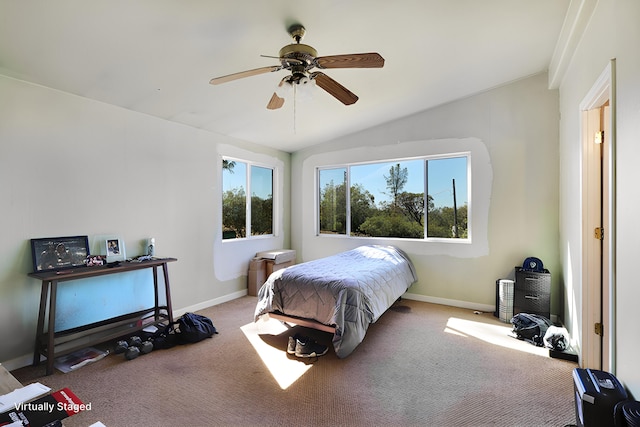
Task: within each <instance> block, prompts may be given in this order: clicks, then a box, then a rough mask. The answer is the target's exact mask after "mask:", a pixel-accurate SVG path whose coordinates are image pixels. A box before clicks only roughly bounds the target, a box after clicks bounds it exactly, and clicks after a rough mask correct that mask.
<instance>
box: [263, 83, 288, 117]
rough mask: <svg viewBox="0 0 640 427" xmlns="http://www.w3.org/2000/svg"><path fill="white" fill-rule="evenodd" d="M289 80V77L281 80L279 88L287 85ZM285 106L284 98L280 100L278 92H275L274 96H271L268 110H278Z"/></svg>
mask: <svg viewBox="0 0 640 427" xmlns="http://www.w3.org/2000/svg"><path fill="white" fill-rule="evenodd" d="M288 80H289V76H285V77H284V78H283V79H282V80H280V83H279V84H278V88H281V87H282V85H283V84H285V83H286V82H287V81H288ZM283 105H284V98H280V97H279V96H278V94H277V93H276V92H273V95H271V99H270V100H269V103H268V104H267V109H268V110H277V109H278V108H281V107H282V106H283Z"/></svg>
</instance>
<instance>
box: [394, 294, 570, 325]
mask: <svg viewBox="0 0 640 427" xmlns="http://www.w3.org/2000/svg"><path fill="white" fill-rule="evenodd" d="M402 298H406V299H411V300H415V301H422V302H430V303H433V304H441V305H450V306H452V307H459V308H466V309H469V310H477V311H482V312H484V313H495V311H496V306H495V305H490V304H477V303H473V302H467V301H459V300H454V299H447V298H437V297H428V296H425V295H418V294H410V293H406V294H404V295H403V296H402ZM549 320H551V322H553V323H554V324H556V323H557V322H558V316H557V315H555V314H552V315H551V319H549Z"/></svg>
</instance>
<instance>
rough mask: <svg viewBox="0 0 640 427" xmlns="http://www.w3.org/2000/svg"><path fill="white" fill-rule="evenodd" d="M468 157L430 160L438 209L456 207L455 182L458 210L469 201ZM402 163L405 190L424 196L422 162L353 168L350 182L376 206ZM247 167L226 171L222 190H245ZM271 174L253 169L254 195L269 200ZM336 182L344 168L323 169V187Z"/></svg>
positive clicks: (385, 197)
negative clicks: (388, 179) (388, 178)
mask: <svg viewBox="0 0 640 427" xmlns="http://www.w3.org/2000/svg"><path fill="white" fill-rule="evenodd" d="M466 160H467V158H466V157H454V158H444V159H430V160H429V177H428V178H429V194H431V196H432V197H433V198H434V203H435V205H436V207H437V206H452V205H453V183H452V179H455V180H456V198H457V203H458V207H460V206H463V205H464V203H465V202H466V201H467V200H468V199H467V162H466ZM397 163H400V167H401V168H405V167H406V168H407V171H408V173H409V179H408V181H407V184H406V186H405V188H404V191H408V192H410V193H421V192H422V191H423V185H424V183H423V176H424V165H425V161H424V160H423V159H417V160H405V161H392V162H383V163H372V164H366V165H352V166H351V183H352V184H362V185H363V186H364V187H365V188H366V189H367V190H369V192H370V193H371V194H373V195H374V196H375V201H376V203H379V202H382V201H390V200H391V196H390V195H389V194H385V193H387V192H388V190H387V182H386V179H385V178H384V177H385V176H389V169H390V168H391V167H392V166H394V165H395V164H397ZM246 176H247V164H246V163H243V162H236V165H235V167H234V169H233V173H229V172H228V171H226V170H225V171H223V191H227V190H229V189H231V188H238V187H242V188H244V189H245V190H246V189H247V183H246V179H247V178H246ZM271 177H272V171H271V169H268V168H262V167H259V166H253V184H252V188H251V192H252V193H254V194H256V195H258V196H260V197H262V198H266V197H268V195H270V194H271V192H272V188H271V187H272V179H270V178H271ZM332 179H333V182H334V183H336V184H337V183H339V182H342V180H343V179H344V168H339V169H323V170H322V173H321V182H320V187H321V188H322V187H324V185H325V184H326V183H328V182H329V181H330V180H332Z"/></svg>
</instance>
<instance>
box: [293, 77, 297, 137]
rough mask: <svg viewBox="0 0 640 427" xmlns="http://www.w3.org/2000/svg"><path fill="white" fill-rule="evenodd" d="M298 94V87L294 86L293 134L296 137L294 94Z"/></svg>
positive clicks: (294, 95)
mask: <svg viewBox="0 0 640 427" xmlns="http://www.w3.org/2000/svg"><path fill="white" fill-rule="evenodd" d="M297 92H298V85H296V84H294V85H293V134H294V135H296V134H297V129H296V98H297V96H296V93H297Z"/></svg>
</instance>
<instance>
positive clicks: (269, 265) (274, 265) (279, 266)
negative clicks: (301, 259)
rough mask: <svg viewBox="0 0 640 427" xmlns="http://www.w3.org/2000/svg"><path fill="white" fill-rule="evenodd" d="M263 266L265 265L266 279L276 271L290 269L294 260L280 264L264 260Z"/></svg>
mask: <svg viewBox="0 0 640 427" xmlns="http://www.w3.org/2000/svg"><path fill="white" fill-rule="evenodd" d="M265 264H266V265H267V269H266V270H267V277H269V276H271V273H273V272H274V271H278V270H282V269H283V268H287V267H291V266H292V265H293V264H295V261H294V260H289V261H286V262H281V263H276V262H275V261H273V260H270V259H268V260H265Z"/></svg>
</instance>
